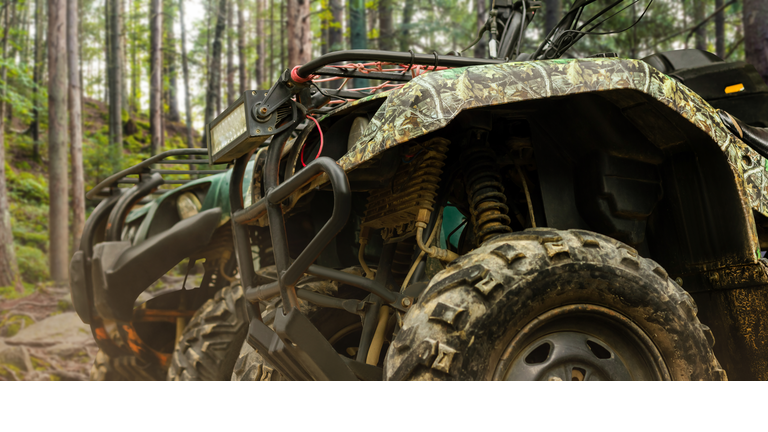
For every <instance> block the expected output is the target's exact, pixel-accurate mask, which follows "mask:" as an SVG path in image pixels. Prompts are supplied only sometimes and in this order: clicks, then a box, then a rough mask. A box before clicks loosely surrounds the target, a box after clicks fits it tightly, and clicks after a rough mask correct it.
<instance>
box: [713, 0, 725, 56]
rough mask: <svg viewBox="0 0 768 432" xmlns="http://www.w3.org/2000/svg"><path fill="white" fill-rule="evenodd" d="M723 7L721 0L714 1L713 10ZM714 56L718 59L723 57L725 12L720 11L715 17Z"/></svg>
mask: <svg viewBox="0 0 768 432" xmlns="http://www.w3.org/2000/svg"><path fill="white" fill-rule="evenodd" d="M722 6H723V0H715V10H718V9H720V8H721V7H722ZM715 54H717V56H718V57H720V58H724V57H725V11H722V10H721V11H720V12H718V13H717V15H715Z"/></svg>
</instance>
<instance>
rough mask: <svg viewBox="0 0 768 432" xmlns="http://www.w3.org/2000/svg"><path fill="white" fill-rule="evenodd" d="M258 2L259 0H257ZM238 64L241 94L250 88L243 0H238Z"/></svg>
mask: <svg viewBox="0 0 768 432" xmlns="http://www.w3.org/2000/svg"><path fill="white" fill-rule="evenodd" d="M256 2H257V3H258V2H259V0H256ZM237 62H238V64H237V66H238V69H239V75H240V94H242V93H244V92H245V91H246V90H248V75H247V74H246V68H245V63H246V62H245V20H244V19H243V0H237Z"/></svg>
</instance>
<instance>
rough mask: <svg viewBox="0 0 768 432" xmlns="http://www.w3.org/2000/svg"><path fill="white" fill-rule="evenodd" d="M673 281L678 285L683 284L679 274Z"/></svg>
mask: <svg viewBox="0 0 768 432" xmlns="http://www.w3.org/2000/svg"><path fill="white" fill-rule="evenodd" d="M675 283H677V284H678V285H680V286H683V278H681V277H680V276H678V277H676V278H675Z"/></svg>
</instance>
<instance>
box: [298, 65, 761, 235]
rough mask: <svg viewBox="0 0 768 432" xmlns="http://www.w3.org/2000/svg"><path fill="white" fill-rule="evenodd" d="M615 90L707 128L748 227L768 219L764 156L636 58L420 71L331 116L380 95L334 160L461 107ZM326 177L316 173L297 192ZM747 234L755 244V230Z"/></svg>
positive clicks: (350, 158)
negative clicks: (643, 97) (756, 216)
mask: <svg viewBox="0 0 768 432" xmlns="http://www.w3.org/2000/svg"><path fill="white" fill-rule="evenodd" d="M617 89H630V90H636V91H638V92H642V93H645V94H647V95H650V96H651V97H653V98H655V99H657V100H659V101H660V102H662V103H663V104H664V105H666V106H667V107H669V108H671V109H672V110H674V111H676V112H678V113H679V114H680V115H681V116H683V117H684V118H686V119H687V120H688V121H690V122H691V123H693V124H694V125H695V126H697V127H698V128H699V129H701V130H702V131H704V132H706V133H707V134H708V135H709V136H710V137H711V138H712V140H713V141H714V142H715V143H717V145H718V146H719V147H720V149H721V150H722V151H723V152H724V153H725V154H726V156H727V159H728V162H729V163H730V165H731V168H732V170H733V173H734V181H735V183H736V185H737V187H738V190H739V194H740V196H741V198H742V202H744V203H749V204H748V205H745V208H744V210H745V211H744V213H745V218H746V219H747V220H748V221H749V223H750V225H752V226H754V221H753V216H752V213H751V211H750V210H751V209H754V210H756V211H758V212H760V213H762V214H764V215H766V216H768V193H767V192H766V190H768V184H767V183H768V173H767V172H766V169H768V166H766V163H767V161H766V159H765V158H763V157H762V156H760V155H759V154H757V153H756V152H755V151H753V150H752V149H750V148H749V147H748V146H747V145H746V144H744V142H742V141H741V140H740V139H738V138H737V137H736V136H734V135H732V134H731V133H730V132H729V131H728V130H727V129H726V128H725V125H724V124H723V123H722V121H721V120H720V118H719V116H718V115H717V111H716V109H715V108H713V107H712V106H710V105H709V103H707V102H706V101H705V100H704V99H702V98H701V97H700V96H699V95H698V94H696V93H695V92H693V91H692V90H690V89H688V88H687V87H685V86H684V85H681V84H679V83H678V82H677V81H675V80H673V79H672V78H670V77H668V76H667V75H664V74H663V73H661V72H659V71H658V70H656V69H654V68H653V67H651V66H650V65H648V64H647V63H645V62H643V61H640V60H629V59H615V58H603V59H560V60H544V61H533V62H514V63H504V64H498V65H482V66H470V67H464V68H456V69H446V70H442V71H437V72H431V73H426V74H423V75H420V76H418V77H416V78H414V79H413V80H411V81H410V82H408V83H407V84H406V85H405V86H403V87H402V88H399V89H396V90H392V91H389V92H386V93H382V94H377V95H374V96H370V97H367V98H364V99H361V100H359V101H355V102H354V103H353V104H350V105H347V106H345V107H343V108H340V109H339V110H337V111H336V112H335V113H332V114H336V113H339V112H341V111H345V110H347V109H350V108H351V106H354V105H359V104H361V103H364V102H367V101H370V100H373V99H375V98H380V97H385V96H386V100H385V101H384V103H383V104H382V105H381V107H380V108H379V109H378V111H377V112H376V114H375V115H374V116H373V119H372V120H371V122H370V124H369V125H368V128H367V129H366V130H365V132H364V133H363V135H362V136H361V137H360V139H359V140H358V141H357V143H356V144H355V146H354V147H352V149H351V150H350V151H349V152H348V153H347V154H346V155H344V156H343V157H342V158H341V159H339V161H338V163H339V165H340V166H341V167H342V168H343V169H344V170H345V171H347V172H349V171H352V170H353V169H355V168H356V167H358V166H359V165H360V164H362V163H364V162H366V161H368V160H370V159H372V158H373V157H375V156H377V155H380V154H381V153H383V152H384V151H386V150H388V149H390V148H393V147H395V146H397V145H399V144H402V143H405V142H408V141H410V140H412V139H414V138H417V137H420V136H423V135H426V134H428V133H430V132H434V131H436V130H439V129H441V128H443V127H445V126H446V125H448V123H450V122H451V120H453V119H454V118H455V117H456V116H457V115H458V114H459V113H461V112H462V111H464V110H469V109H473V108H479V107H489V106H494V105H504V104H511V103H514V102H520V101H526V100H535V99H544V98H551V97H558V96H567V95H573V94H579V93H588V92H598V91H606V90H617ZM313 127H314V125H313ZM325 181H327V179H326V178H325V176H320V177H319V178H316V179H315V180H313V181H312V182H311V184H310V185H308V187H306V188H302V191H306V190H309V189H311V188H312V187H315V186H317V185H319V184H322V183H324V182H325ZM302 191H299V194H301V193H302ZM750 207H751V209H750ZM753 231H754V232H753V233H752V236H753V239H754V244H755V248H753V249H756V248H757V246H756V245H757V233H756V231H755V229H754V228H753Z"/></svg>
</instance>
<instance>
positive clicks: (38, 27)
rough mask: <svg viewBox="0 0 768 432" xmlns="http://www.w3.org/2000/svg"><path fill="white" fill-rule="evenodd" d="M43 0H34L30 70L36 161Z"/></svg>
mask: <svg viewBox="0 0 768 432" xmlns="http://www.w3.org/2000/svg"><path fill="white" fill-rule="evenodd" d="M43 1H44V0H35V65H34V68H33V72H32V75H33V78H32V79H33V80H34V82H35V86H34V87H33V88H32V102H33V103H34V108H32V140H33V141H34V143H33V145H32V153H33V154H32V157H33V158H34V159H35V160H37V161H39V160H40V108H39V107H40V106H42V105H43V104H42V101H41V100H40V93H39V92H38V90H37V89H38V87H40V86H42V76H43V65H44V64H45V63H44V61H43V51H44V50H45V45H43V29H44V28H45V24H44V23H45V20H44V19H43V16H44V15H43Z"/></svg>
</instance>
